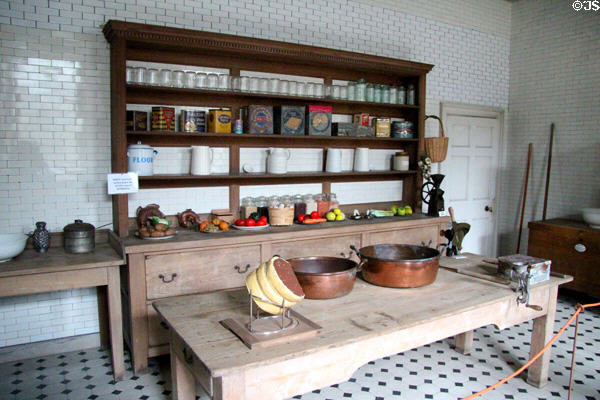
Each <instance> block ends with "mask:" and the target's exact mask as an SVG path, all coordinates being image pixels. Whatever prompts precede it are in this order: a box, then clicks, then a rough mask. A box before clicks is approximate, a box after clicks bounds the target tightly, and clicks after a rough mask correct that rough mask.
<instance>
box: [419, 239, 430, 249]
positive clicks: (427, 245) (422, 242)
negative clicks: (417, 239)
mask: <svg viewBox="0 0 600 400" xmlns="http://www.w3.org/2000/svg"><path fill="white" fill-rule="evenodd" d="M431 243H433V239H429V244H425V242H424V241H421V246H425V247H431Z"/></svg>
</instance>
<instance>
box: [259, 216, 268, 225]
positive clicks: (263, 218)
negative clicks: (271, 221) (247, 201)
mask: <svg viewBox="0 0 600 400" xmlns="http://www.w3.org/2000/svg"><path fill="white" fill-rule="evenodd" d="M258 221H264V222H265V223H267V222H268V220H267V217H265V216H264V215H263V216H262V217H260V218H259V219H258Z"/></svg>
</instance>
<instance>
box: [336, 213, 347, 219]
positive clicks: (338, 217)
mask: <svg viewBox="0 0 600 400" xmlns="http://www.w3.org/2000/svg"><path fill="white" fill-rule="evenodd" d="M345 219H346V216H345V215H344V213H339V214H338V215H336V216H335V220H336V221H343V220H345Z"/></svg>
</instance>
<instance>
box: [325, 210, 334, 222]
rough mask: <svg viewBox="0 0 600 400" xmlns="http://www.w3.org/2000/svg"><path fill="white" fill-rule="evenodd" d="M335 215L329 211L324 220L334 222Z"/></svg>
mask: <svg viewBox="0 0 600 400" xmlns="http://www.w3.org/2000/svg"><path fill="white" fill-rule="evenodd" d="M335 217H336V215H335V213H334V212H333V211H329V212H328V213H327V214H325V219H327V221H335Z"/></svg>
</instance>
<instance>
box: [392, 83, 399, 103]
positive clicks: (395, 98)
mask: <svg viewBox="0 0 600 400" xmlns="http://www.w3.org/2000/svg"><path fill="white" fill-rule="evenodd" d="M390 103H391V104H396V103H398V88H397V87H396V86H391V87H390Z"/></svg>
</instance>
